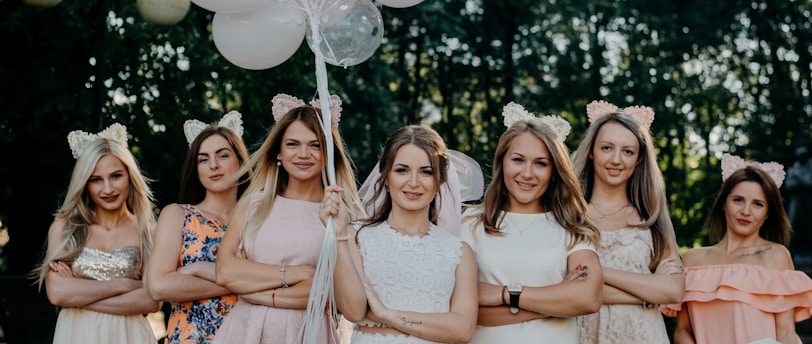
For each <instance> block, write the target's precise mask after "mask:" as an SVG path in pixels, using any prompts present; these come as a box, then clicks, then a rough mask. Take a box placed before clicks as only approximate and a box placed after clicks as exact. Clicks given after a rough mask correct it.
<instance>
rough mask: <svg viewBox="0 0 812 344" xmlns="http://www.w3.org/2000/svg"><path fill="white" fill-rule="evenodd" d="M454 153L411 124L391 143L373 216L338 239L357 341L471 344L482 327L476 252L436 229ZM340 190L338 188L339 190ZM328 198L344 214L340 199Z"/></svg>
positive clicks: (341, 282)
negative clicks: (380, 199)
mask: <svg viewBox="0 0 812 344" xmlns="http://www.w3.org/2000/svg"><path fill="white" fill-rule="evenodd" d="M447 164H448V156H447V155H446V147H445V143H444V142H443V140H442V139H441V138H440V136H439V135H438V134H437V132H435V131H434V130H431V129H429V128H427V127H423V126H413V125H411V126H406V127H403V128H401V129H398V130H397V131H396V132H395V133H394V134H393V135H392V136H390V137H389V139H387V141H386V144H385V146H384V148H383V153H382V154H381V158H380V161H379V165H378V166H379V168H380V177H379V178H378V180H377V181H376V182H375V185H374V187H375V197H373V198H372V199H373V200H375V199H378V196H379V195H383V196H384V199H383V203H382V204H381V206H379V207H376V211H375V213H374V214H372V216H371V217H370V218H369V219H367V220H365V221H364V222H363V223H359V224H358V225H357V226H358V230H357V232H356V231H355V228H354V227H353V226H345V227H344V228H343V232H342V233H340V234H341V235H340V236H339V237H338V240H339V246H338V260H337V264H336V271H335V295H336V304H337V306H338V309H339V310H340V311H341V312H342V314H343V315H344V317H346V318H347V319H348V320H349V321H352V322H356V325H355V329H354V331H353V334H352V338H351V342H352V343H354V344H364V343H433V342H468V341H469V340H470V338H471V333H472V332H473V329H474V325H475V323H476V263H475V261H474V256H473V252H472V251H471V248H470V247H468V245H466V244H465V243H462V242H461V241H460V240H459V239H458V238H457V237H455V236H454V235H453V234H451V233H449V232H448V231H446V230H444V229H441V228H439V227H438V226H437V225H436V221H437V215H438V211H437V209H436V208H435V203H436V202H441V200H440V199H438V197H437V194H438V190H439V187H440V185H442V184H443V183H445V182H446V180H447V178H448V176H447V173H448V169H447ZM331 191H332V189H331ZM329 196H330V197H329V198H328V199H326V201H325V208H326V209H328V210H330V215H332V216H338V218H339V219H341V218H343V217H344V216H343V215H342V214H341V212H340V210H341V209H343V206H342V204H341V200H340V199H339V197H338V195H336V194H335V193H332V194H330V195H329Z"/></svg>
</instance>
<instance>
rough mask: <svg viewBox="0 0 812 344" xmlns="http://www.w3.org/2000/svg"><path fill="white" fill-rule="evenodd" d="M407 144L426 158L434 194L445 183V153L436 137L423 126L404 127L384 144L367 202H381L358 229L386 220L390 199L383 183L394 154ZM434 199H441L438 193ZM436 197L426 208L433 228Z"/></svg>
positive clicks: (390, 209) (431, 130)
mask: <svg viewBox="0 0 812 344" xmlns="http://www.w3.org/2000/svg"><path fill="white" fill-rule="evenodd" d="M410 144H411V145H415V146H416V147H418V148H420V149H422V150H423V151H424V152H426V155H428V157H429V162H430V163H431V168H432V170H433V171H434V174H433V177H434V185H436V186H437V189H438V190H439V189H440V185H442V184H443V183H445V182H446V181H447V180H448V150H447V148H446V145H445V142H444V141H443V139H442V138H441V137H440V134H438V133H437V132H436V131H434V129H431V128H429V127H426V126H420V125H407V126H405V127H401V128H400V129H398V130H396V131H395V132H394V133H393V134H392V135H391V136H389V138H388V139H387V140H386V144H384V147H383V152H382V153H381V157H380V162H379V164H378V166H379V170H378V171H379V172H380V177H379V178H378V180H377V181H375V186H374V188H375V194H374V196H373V197H372V199H371V201H370V202H374V201H375V200H377V199H379V197H381V196H382V195H383V200H384V201H383V203H382V204H381V205H380V206H379V207H378V208H377V209H376V210H375V213H374V214H372V216H370V218H369V219H367V220H366V222H365V224H364V225H363V226H362V227H361V228H364V227H367V226H373V225H377V224H380V223H382V222H384V221H386V219H387V218H388V217H389V213H390V212H391V211H392V197H391V196H390V195H389V193H388V192H386V190H385V189H386V185H385V184H386V183H385V181H386V178H387V176H389V173H390V172H391V171H392V167H393V166H394V164H395V156H396V155H397V153H398V150H400V148H401V147H403V146H406V145H410ZM437 197H441V196H440V195H439V193H438V195H437ZM437 197H435V198H434V200H432V201H431V204H430V205H429V221H431V222H432V223H434V224H437V216H438V212H437V209H436V207H435V204H436V203H437V202H440V200H439V199H437Z"/></svg>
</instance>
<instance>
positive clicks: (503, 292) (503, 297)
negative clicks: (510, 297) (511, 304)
mask: <svg viewBox="0 0 812 344" xmlns="http://www.w3.org/2000/svg"><path fill="white" fill-rule="evenodd" d="M505 290H507V286H506V285H504V286H502V304H503V305H506V304H508V303H507V301H505Z"/></svg>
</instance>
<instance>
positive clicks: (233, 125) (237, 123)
mask: <svg viewBox="0 0 812 344" xmlns="http://www.w3.org/2000/svg"><path fill="white" fill-rule="evenodd" d="M217 125H218V126H221V127H226V128H229V129H231V130H233V131H234V133H235V134H237V136H239V137H242V134H243V128H242V114H241V113H239V112H237V111H231V112H229V113H227V114H225V115H224V116H223V118H221V119H220V121H219V122H217ZM208 127H209V125H208V124H206V123H203V122H201V121H198V120H196V119H189V120H186V122H184V123H183V134H184V135H186V142H187V143H189V146H190V147H191V146H192V142H194V140H195V138H197V135H200V132H201V131H203V129H206V128H208Z"/></svg>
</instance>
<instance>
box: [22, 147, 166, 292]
mask: <svg viewBox="0 0 812 344" xmlns="http://www.w3.org/2000/svg"><path fill="white" fill-rule="evenodd" d="M108 154H109V155H112V156H114V157H116V158H118V160H120V161H121V162H122V163H123V164H124V166H125V168H126V169H127V174H128V175H129V178H130V192H129V197H128V198H127V202H126V207H127V210H129V211H130V212H131V213H132V214H133V215H134V216H135V223H136V226H137V227H138V233H139V236H140V237H141V261H142V262H146V261H147V257H149V255H150V253H151V252H152V228H153V226H154V225H155V213H154V212H153V197H152V191H151V190H150V188H149V185H148V182H149V180H148V179H147V178H146V177H144V176H143V175H142V174H141V169H140V168H139V167H138V164H137V163H136V161H135V158H134V157H133V155H132V153H130V151H129V150H127V147H126V146H124V145H123V144H121V143H120V142H116V141H113V140H109V139H105V138H98V139H96V140H94V141H93V142H91V143H90V144H88V145H87V147H86V148H85V149H84V150H83V151H82V154H81V155H80V156H79V158H78V159H77V160H76V164H75V165H74V167H73V172H72V173H71V179H70V183H69V185H68V190H67V194H66V196H65V200H64V202H63V203H62V205H61V206H60V207H59V209H58V210H57V211H56V213H55V214H54V217H56V218H57V219H63V220H65V227H64V228H62V233H61V235H60V237H61V241H60V242H59V243H58V244H57V248H56V249H55V250H53V252H54V253H53V254H52V255H46V256H45V259H44V260H43V262H42V264H41V265H39V266H37V267H36V268H35V269H34V270H33V271H32V272H31V274H32V277H34V278H36V283H37V285H38V287H40V288H41V287H42V283H43V282H44V280H45V275H46V274H47V273H48V269H49V267H48V263H50V262H53V261H64V262H66V263H67V264H68V265H70V264H71V263H72V262H73V261H74V260H76V258H77V257H78V256H79V254H80V253H82V249H83V248H84V247H85V242H86V241H87V238H88V235H89V231H90V225H92V224H94V223H95V219H96V204H95V203H93V199H92V198H91V196H90V194H89V193H88V192H87V183H88V180H90V176H91V175H92V174H93V171H94V170H95V169H96V164H97V163H98V162H99V159H101V158H102V157H103V156H105V155H108Z"/></svg>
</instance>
